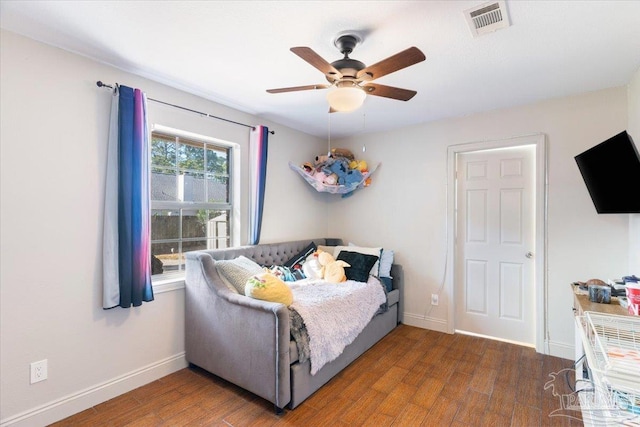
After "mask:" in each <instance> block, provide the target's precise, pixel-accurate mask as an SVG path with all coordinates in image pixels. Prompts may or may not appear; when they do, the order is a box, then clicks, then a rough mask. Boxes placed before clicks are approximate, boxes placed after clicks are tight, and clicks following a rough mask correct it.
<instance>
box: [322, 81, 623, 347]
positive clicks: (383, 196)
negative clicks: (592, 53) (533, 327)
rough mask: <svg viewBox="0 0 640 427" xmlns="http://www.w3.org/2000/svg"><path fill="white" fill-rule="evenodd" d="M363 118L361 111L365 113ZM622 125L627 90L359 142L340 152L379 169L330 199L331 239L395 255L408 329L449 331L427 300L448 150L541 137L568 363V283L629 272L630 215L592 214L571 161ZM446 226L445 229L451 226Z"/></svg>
mask: <svg viewBox="0 0 640 427" xmlns="http://www.w3.org/2000/svg"><path fill="white" fill-rule="evenodd" d="M364 112H366V107H365V110H364ZM626 127H627V99H626V88H615V89H609V90H603V91H598V92H593V93H587V94H583V95H579V96H573V97H568V98H562V99H556V100H551V101H547V102H540V103H537V104H533V105H528V106H523V107H519V108H511V109H507V110H501V111H493V112H488V113H484V114H477V115H473V116H470V117H465V118H459V119H454V120H447V121H441V122H437V123H428V124H423V125H418V126H413V127H410V128H405V129H401V130H397V131H393V132H387V133H380V134H370V135H366V134H365V135H359V136H357V137H353V138H350V139H347V140H344V141H340V142H339V143H338V144H337V145H336V146H340V145H342V146H346V147H348V148H351V149H352V150H353V151H354V152H357V153H362V151H361V146H362V144H363V143H365V142H366V147H367V151H366V155H365V156H364V158H365V159H367V160H369V162H371V163H376V162H382V166H381V167H380V170H379V171H378V172H376V174H375V175H374V177H373V183H372V185H371V187H369V188H367V189H364V190H361V191H360V192H357V193H355V194H354V195H353V197H351V198H349V199H332V200H331V202H330V210H329V216H330V218H332V219H333V218H336V219H339V220H335V221H330V222H329V234H331V235H336V236H341V237H343V238H345V239H348V240H354V241H356V243H358V244H360V245H382V246H384V247H387V248H391V249H395V250H396V256H397V261H398V262H399V263H400V264H402V265H403V267H404V270H405V281H406V292H405V301H406V303H405V312H404V320H405V323H409V324H415V325H421V326H428V327H432V328H436V329H441V330H444V329H446V326H447V325H446V322H447V308H448V307H447V305H448V298H447V295H446V294H445V292H444V291H442V292H440V294H441V298H440V301H441V302H440V305H439V306H437V307H433V308H432V306H431V305H430V303H429V296H430V294H432V293H437V292H439V289H440V287H441V286H442V282H443V272H444V269H445V262H452V260H446V259H445V253H446V235H447V233H446V226H447V221H446V214H447V213H446V193H447V188H446V182H447V180H446V177H447V173H449V172H448V171H447V170H446V158H447V147H448V146H450V145H453V144H461V143H468V142H475V141H483V140H494V139H495V140H497V139H505V138H509V137H514V136H521V135H526V134H532V133H544V134H545V135H546V139H547V144H548V145H547V153H548V159H549V161H548V172H549V195H548V199H549V210H548V234H549V236H548V245H549V246H548V247H549V249H548V258H547V260H548V277H549V280H548V298H547V299H548V307H549V313H548V323H549V332H548V340H549V343H550V346H551V353H552V354H554V355H558V356H563V357H567V358H571V357H572V356H573V318H572V311H571V307H572V295H571V292H570V289H569V283H571V282H573V281H576V280H587V279H590V278H594V277H599V278H604V279H606V278H612V277H619V276H621V275H622V273H626V272H627V270H628V261H627V260H628V240H629V238H628V235H629V218H628V215H598V214H597V213H596V211H595V208H594V206H593V203H592V202H591V199H590V197H589V194H588V192H587V189H586V187H585V185H584V182H583V180H582V178H581V176H580V173H579V171H578V168H577V166H576V164H575V161H574V159H573V157H574V156H575V155H577V154H579V153H580V152H582V151H584V150H586V149H587V148H590V147H592V146H593V145H596V144H597V143H599V142H602V141H603V140H605V139H607V138H609V137H610V136H612V135H615V134H616V133H618V132H620V131H622V130H624V129H625V128H626ZM449 226H451V225H450V224H449Z"/></svg>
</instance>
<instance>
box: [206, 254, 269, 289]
mask: <svg viewBox="0 0 640 427" xmlns="http://www.w3.org/2000/svg"><path fill="white" fill-rule="evenodd" d="M215 266H216V270H218V274H219V275H220V277H222V279H223V280H224V281H225V283H227V285H231V286H233V288H235V290H236V291H237V292H238V293H239V294H242V295H244V285H245V284H246V283H247V280H249V278H250V277H251V276H254V275H256V274H260V273H262V272H263V271H262V267H260V265H258V264H257V263H256V262H255V261H253V260H251V259H249V258H247V257H244V256H242V255H241V256H239V257H238V258H235V259H229V260H220V261H216V263H215Z"/></svg>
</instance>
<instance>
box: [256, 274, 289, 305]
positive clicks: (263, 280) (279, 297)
mask: <svg viewBox="0 0 640 427" xmlns="http://www.w3.org/2000/svg"><path fill="white" fill-rule="evenodd" d="M244 294H245V295H246V296H248V297H251V298H255V299H259V300H263V301H272V302H279V303H281V304H284V305H286V306H289V305H291V303H292V302H293V293H292V292H291V289H289V287H288V286H287V285H286V284H285V283H284V282H283V281H282V280H280V279H278V278H277V277H276V276H274V275H273V274H271V273H262V274H258V275H255V276H251V277H249V279H248V280H247V282H246V285H245V287H244Z"/></svg>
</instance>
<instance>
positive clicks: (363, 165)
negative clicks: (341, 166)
mask: <svg viewBox="0 0 640 427" xmlns="http://www.w3.org/2000/svg"><path fill="white" fill-rule="evenodd" d="M367 167H368V165H367V162H366V160H352V161H351V162H350V163H349V169H357V170H359V171H360V172H362V173H365V172H366V171H367V170H368V169H367Z"/></svg>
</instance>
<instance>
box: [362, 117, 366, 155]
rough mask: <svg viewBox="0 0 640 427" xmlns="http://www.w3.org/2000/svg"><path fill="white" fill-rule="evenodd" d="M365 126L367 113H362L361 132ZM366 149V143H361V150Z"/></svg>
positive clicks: (364, 150)
mask: <svg viewBox="0 0 640 427" xmlns="http://www.w3.org/2000/svg"><path fill="white" fill-rule="evenodd" d="M366 127H367V113H362V132H363V133H364V130H365V129H366ZM366 151H367V144H365V143H364V142H363V143H362V152H363V153H364V152H366Z"/></svg>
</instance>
